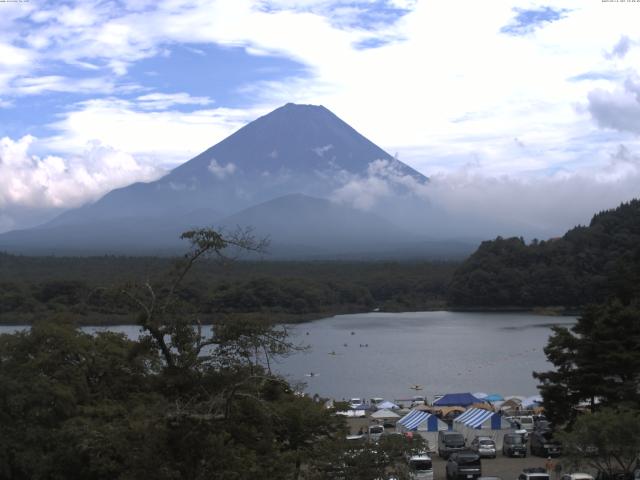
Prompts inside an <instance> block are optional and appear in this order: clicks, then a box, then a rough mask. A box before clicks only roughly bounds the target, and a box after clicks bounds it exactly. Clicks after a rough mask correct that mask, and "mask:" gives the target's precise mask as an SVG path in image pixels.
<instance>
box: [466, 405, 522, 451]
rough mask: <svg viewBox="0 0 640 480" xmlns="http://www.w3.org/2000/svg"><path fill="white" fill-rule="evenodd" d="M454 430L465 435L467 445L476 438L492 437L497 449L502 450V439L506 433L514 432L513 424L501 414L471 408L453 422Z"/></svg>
mask: <svg viewBox="0 0 640 480" xmlns="http://www.w3.org/2000/svg"><path fill="white" fill-rule="evenodd" d="M453 429H454V430H455V431H457V432H460V433H462V434H463V435H464V437H465V440H466V441H467V445H468V444H469V443H470V442H471V441H472V440H473V437H475V436H485V437H491V438H492V439H493V441H494V442H496V448H498V449H501V448H502V438H503V437H504V434H505V433H511V432H513V431H514V429H513V427H512V425H511V422H509V421H508V420H506V419H505V418H503V417H502V415H501V414H499V413H496V412H492V411H490V410H484V409H482V408H470V409H469V410H467V411H466V412H464V413H463V414H462V415H460V416H458V417H456V418H455V419H454V420H453Z"/></svg>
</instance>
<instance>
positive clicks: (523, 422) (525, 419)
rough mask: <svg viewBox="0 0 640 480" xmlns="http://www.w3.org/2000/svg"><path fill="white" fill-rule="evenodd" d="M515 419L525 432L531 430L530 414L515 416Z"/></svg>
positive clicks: (531, 420) (531, 418) (531, 419)
mask: <svg viewBox="0 0 640 480" xmlns="http://www.w3.org/2000/svg"><path fill="white" fill-rule="evenodd" d="M515 420H516V421H517V422H518V423H519V424H520V428H521V429H523V430H526V431H527V432H533V427H534V425H535V424H534V422H533V417H532V416H529V415H527V416H522V417H516V418H515Z"/></svg>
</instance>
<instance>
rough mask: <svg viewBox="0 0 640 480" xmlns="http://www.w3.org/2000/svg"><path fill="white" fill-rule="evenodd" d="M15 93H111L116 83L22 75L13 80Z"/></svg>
mask: <svg viewBox="0 0 640 480" xmlns="http://www.w3.org/2000/svg"><path fill="white" fill-rule="evenodd" d="M12 86H13V89H12V91H13V94H14V95H15V94H18V95H40V94H42V93H44V92H66V93H93V94H96V93H111V92H113V91H114V90H115V87H114V84H113V83H112V82H111V81H109V80H107V79H104V78H84V79H77V78H69V77H63V76H60V75H45V76H42V77H21V78H18V79H17V80H16V81H14V82H13V85H12Z"/></svg>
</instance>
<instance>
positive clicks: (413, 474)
mask: <svg viewBox="0 0 640 480" xmlns="http://www.w3.org/2000/svg"><path fill="white" fill-rule="evenodd" d="M408 463H409V478H411V479H416V480H417V479H420V480H433V463H432V462H431V457H430V456H429V455H413V456H411V457H409V460H408Z"/></svg>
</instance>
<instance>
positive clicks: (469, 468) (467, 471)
mask: <svg viewBox="0 0 640 480" xmlns="http://www.w3.org/2000/svg"><path fill="white" fill-rule="evenodd" d="M480 476H482V465H481V464H480V455H478V454H477V453H476V452H474V451H472V450H462V451H460V452H455V453H452V454H451V455H450V456H449V460H447V480H467V479H475V478H478V477H480Z"/></svg>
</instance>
